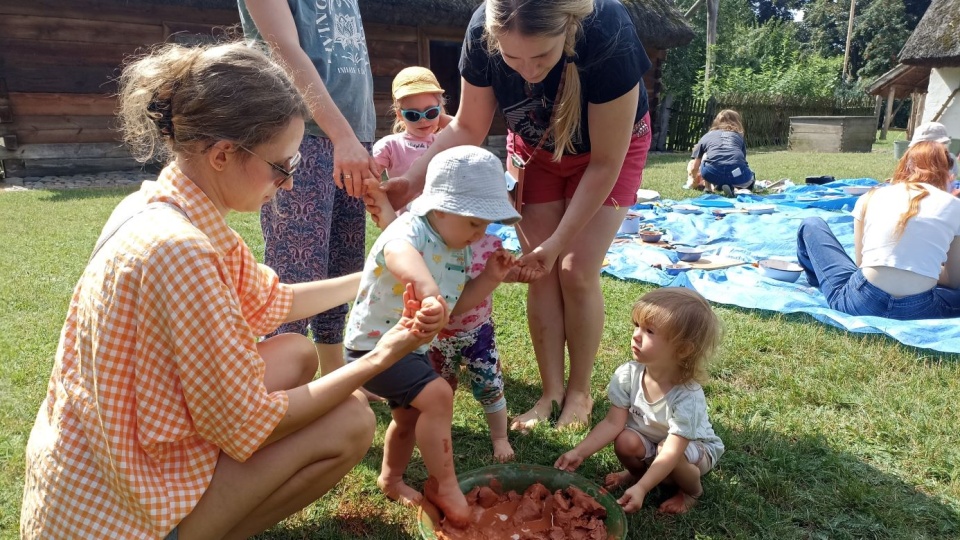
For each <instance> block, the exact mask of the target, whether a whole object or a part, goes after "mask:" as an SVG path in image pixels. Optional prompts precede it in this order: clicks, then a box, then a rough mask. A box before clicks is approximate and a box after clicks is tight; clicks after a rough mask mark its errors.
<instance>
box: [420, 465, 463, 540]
mask: <svg viewBox="0 0 960 540" xmlns="http://www.w3.org/2000/svg"><path fill="white" fill-rule="evenodd" d="M423 494H424V496H425V497H426V498H427V500H428V501H430V502H431V503H433V504H434V505H435V506H436V507H437V508H439V509H440V511H441V512H443V515H444V517H445V518H446V519H447V521H449V522H450V524H451V525H453V526H454V527H457V528H459V529H462V528H464V527H466V526H467V525H469V524H470V518H471V516H472V515H473V513H472V512H471V511H470V506H468V505H467V498H466V497H464V496H463V492H462V491H460V486H458V485H457V484H456V482H454V483H453V485H452V486H441V485H440V481H439V480H437V478H436V477H435V476H431V477H429V478H427V481H426V482H425V483H424V484H423Z"/></svg>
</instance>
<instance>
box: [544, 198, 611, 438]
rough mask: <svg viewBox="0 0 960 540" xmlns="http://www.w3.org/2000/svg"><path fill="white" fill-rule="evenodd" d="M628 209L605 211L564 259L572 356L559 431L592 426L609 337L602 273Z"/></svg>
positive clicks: (562, 276) (566, 317) (562, 268)
mask: <svg viewBox="0 0 960 540" xmlns="http://www.w3.org/2000/svg"><path fill="white" fill-rule="evenodd" d="M626 213H627V208H626V207H623V208H614V207H611V206H603V207H601V208H600V210H598V211H597V213H596V214H595V215H594V216H593V218H592V219H591V220H590V222H589V223H587V226H586V227H584V228H583V230H582V231H581V232H580V234H578V235H577V236H576V237H575V238H574V239H573V240H572V241H571V242H570V245H569V246H568V247H567V250H566V252H565V253H564V254H562V255H561V260H560V262H559V266H560V288H561V291H562V295H563V306H564V311H563V321H564V327H565V330H564V334H565V336H566V339H567V351H568V352H569V353H570V379H569V381H567V391H566V399H565V401H564V403H563V412H562V413H561V414H560V418H559V420H558V421H557V427H558V428H563V427H566V426H582V425H584V424H589V423H590V413H591V411H592V410H593V399H591V397H590V376H591V375H592V374H593V364H594V361H595V360H596V358H597V350H598V349H599V348H600V338H601V337H602V335H603V320H604V312H603V292H602V291H601V290H600V267H601V266H602V265H603V258H604V256H605V255H606V253H607V249H608V248H609V247H610V243H611V242H612V241H613V238H614V236H616V234H617V229H618V228H619V227H620V224H621V223H622V222H623V218H624V216H626Z"/></svg>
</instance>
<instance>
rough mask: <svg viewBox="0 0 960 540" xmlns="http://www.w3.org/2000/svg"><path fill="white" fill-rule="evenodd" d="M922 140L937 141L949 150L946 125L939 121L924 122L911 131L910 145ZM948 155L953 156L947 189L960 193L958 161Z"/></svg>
mask: <svg viewBox="0 0 960 540" xmlns="http://www.w3.org/2000/svg"><path fill="white" fill-rule="evenodd" d="M922 141H931V142H937V143H940V144H942V145H943V147H944V148H947V152H949V151H950V150H949V147H950V135H949V134H948V133H947V126H945V125H943V124H941V123H940V122H926V123H923V124H920V127H918V128H917V130H916V131H915V132H914V133H913V139H911V140H910V147H913V145H915V144H917V143H918V142H922ZM950 157H951V158H953V168H951V169H950V174H951V175H952V176H953V178H952V179H951V180H950V182H949V183H948V184H947V187H948V191H950V192H951V193H952V194H953V195H958V194H960V185H957V177H958V176H960V163H958V162H957V156H955V155H953V154H952V153H951V154H950Z"/></svg>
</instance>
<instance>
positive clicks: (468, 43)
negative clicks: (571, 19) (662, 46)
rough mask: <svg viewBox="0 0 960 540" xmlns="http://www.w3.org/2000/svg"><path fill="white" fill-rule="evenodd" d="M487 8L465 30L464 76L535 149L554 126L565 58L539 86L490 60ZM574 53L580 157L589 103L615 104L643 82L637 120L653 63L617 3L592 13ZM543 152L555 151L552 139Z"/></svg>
mask: <svg viewBox="0 0 960 540" xmlns="http://www.w3.org/2000/svg"><path fill="white" fill-rule="evenodd" d="M485 8H486V3H483V4H480V6H479V7H478V8H477V10H476V11H475V12H474V13H473V18H471V20H470V26H468V27H467V33H466V36H465V37H464V41H463V52H462V54H461V56H460V74H461V75H462V76H463V78H464V79H466V80H467V82H469V83H470V84H472V85H474V86H480V87H488V86H492V87H493V93H494V95H495V96H496V98H497V103H498V104H499V106H500V110H501V112H503V116H504V118H505V119H506V121H507V127H509V128H510V131H512V132H514V133H516V134H517V135H519V136H520V137H522V138H523V140H524V141H526V143H527V144H529V145H536V144H537V143H538V142H540V137H541V136H542V135H543V132H544V131H545V130H546V129H547V128H548V127H549V125H550V117H551V115H552V113H553V102H554V100H555V99H556V97H557V87H558V86H559V85H560V71H561V67H562V66H563V59H562V58H561V59H560V61H559V62H558V63H557V65H556V66H554V67H553V69H552V70H551V71H550V73H549V75H547V77H546V79H544V80H543V81H542V82H541V83H537V84H532V85H531V84H527V83H526V82H525V81H524V80H523V77H521V76H520V74H519V73H517V72H516V71H514V70H513V69H512V68H510V67H509V66H508V65H507V64H506V63H505V62H504V61H503V57H502V56H500V54H499V53H498V54H494V55H491V54H490V53H489V51H488V50H487V47H486V43H485V42H484V40H483V38H482V36H483V23H484V18H485V12H484V10H485ZM574 51H575V52H576V64H577V68H578V69H579V71H580V87H581V89H582V94H581V101H582V111H583V113H582V116H581V125H580V138H579V141H577V140H576V138H575V143H574V148H575V149H576V153H578V154H580V153H585V152H589V151H590V133H589V131H588V129H587V126H588V125H589V115H588V109H587V104H588V103H594V104H600V103H607V102H609V101H613V100H614V99H616V98H618V97H620V96H622V95H624V94H626V93H627V92H629V91H630V90H631V89H633V87H634V86H636V85H637V83H639V84H640V97H639V99H638V100H637V114H636V119H635V121H637V120H640V119H641V118H643V115H645V114H646V113H647V110H648V108H649V107H648V105H647V91H646V88H645V87H644V85H643V80H642V78H643V74H644V73H646V72H647V70H649V69H650V59H649V58H647V53H646V52H645V51H644V50H643V46H642V45H641V44H640V39H639V38H638V37H637V30H636V28H635V27H634V26H633V21H631V20H630V15H629V14H628V13H627V10H626V8H624V7H623V5H622V4H620V2H618V1H617V0H596V3H595V6H594V11H593V13H592V14H590V15H589V16H587V18H585V19H584V20H583V32H582V33H581V34H580V36H579V39H578V40H577V43H576V45H575V46H574ZM543 147H544V149H546V150H547V151H553V137H550V138H549V139H548V140H547V141H546V142H545V143H544V145H543Z"/></svg>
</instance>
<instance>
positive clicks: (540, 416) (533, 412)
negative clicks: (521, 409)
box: [510, 397, 560, 433]
mask: <svg viewBox="0 0 960 540" xmlns="http://www.w3.org/2000/svg"><path fill="white" fill-rule="evenodd" d="M554 404H556V406H558V407H559V405H560V403H559V402H558V401H557V400H555V399H550V398H546V397H541V398H540V399H538V400H537V402H536V403H534V404H533V407H532V408H531V409H530V410H529V411H527V412H525V413H523V414H521V415H520V416H518V417H516V418H514V419H513V423H512V424H510V429H512V430H514V431H519V432H521V433H529V432H530V430H532V429H533V428H534V427H536V425H537V424H539V423H540V422H546V421H548V420H550V413H552V412H553V407H554Z"/></svg>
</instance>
